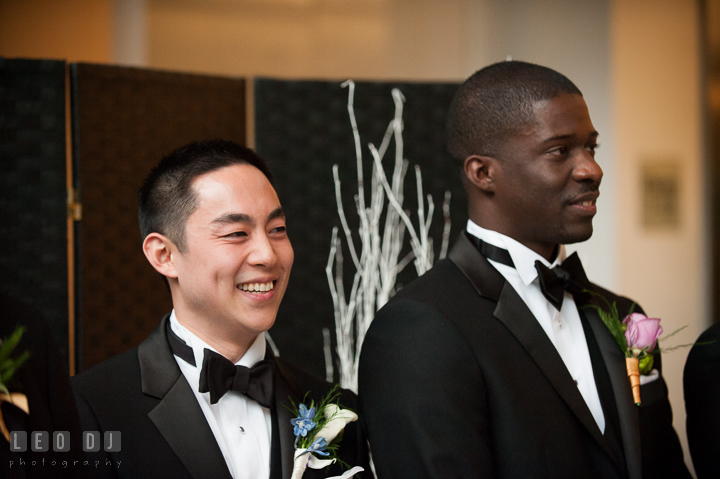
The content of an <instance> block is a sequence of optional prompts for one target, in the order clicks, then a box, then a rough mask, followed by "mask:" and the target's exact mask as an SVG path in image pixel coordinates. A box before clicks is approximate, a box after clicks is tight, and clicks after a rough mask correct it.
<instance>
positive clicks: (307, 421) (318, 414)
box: [290, 386, 364, 479]
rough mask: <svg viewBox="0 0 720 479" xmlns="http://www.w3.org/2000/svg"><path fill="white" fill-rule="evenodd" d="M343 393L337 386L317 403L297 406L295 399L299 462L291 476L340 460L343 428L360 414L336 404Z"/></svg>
mask: <svg viewBox="0 0 720 479" xmlns="http://www.w3.org/2000/svg"><path fill="white" fill-rule="evenodd" d="M339 395H340V391H338V387H337V386H335V387H333V388H332V390H331V391H330V392H329V393H328V395H327V396H325V398H324V399H323V400H322V401H321V402H320V404H319V405H318V406H317V407H316V406H315V403H314V401H310V407H309V408H308V407H307V406H306V405H305V404H300V406H297V407H296V406H295V403H294V402H292V400H291V402H292V404H293V409H292V411H293V413H294V414H295V415H296V416H297V417H295V418H294V419H291V420H290V423H291V425H292V426H293V428H294V429H293V433H294V434H295V462H294V464H293V471H292V476H291V479H301V478H302V476H303V474H304V473H305V469H307V468H308V467H310V468H312V469H322V468H324V467H327V466H329V465H330V464H333V463H334V462H335V461H337V460H339V459H338V457H337V451H338V448H339V443H340V440H341V439H342V432H343V430H344V429H345V426H346V425H347V424H348V423H351V422H353V421H356V420H357V418H358V417H357V414H355V413H354V412H353V411H351V410H349V409H342V408H341V407H340V406H338V405H337V404H335V401H337V399H338V396H339ZM306 397H307V395H306ZM318 456H320V457H322V459H321V458H320V457H318ZM363 470H364V469H363V468H362V467H353V468H352V469H350V470H348V471H346V472H345V473H344V474H343V475H342V476H335V477H333V478H328V479H347V478H349V477H352V476H353V475H355V474H356V473H358V472H362V471H363Z"/></svg>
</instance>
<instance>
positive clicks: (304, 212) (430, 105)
mask: <svg viewBox="0 0 720 479" xmlns="http://www.w3.org/2000/svg"><path fill="white" fill-rule="evenodd" d="M393 87H398V88H399V89H400V90H401V92H402V93H403V95H404V96H405V98H406V103H405V108H404V123H405V129H404V141H405V155H404V156H405V157H406V158H407V159H408V160H409V162H410V169H409V171H408V173H407V175H406V177H405V198H406V200H405V204H404V206H405V207H406V208H409V209H410V210H412V212H413V213H412V215H411V216H412V217H413V218H416V216H415V213H414V211H415V209H416V208H417V201H416V199H415V198H416V188H415V176H414V172H413V170H412V168H413V165H416V164H417V165H420V167H421V169H422V173H423V184H424V188H425V192H426V193H430V194H432V195H433V197H434V201H435V206H436V209H435V215H434V220H433V228H432V231H431V234H432V235H433V237H434V238H436V242H435V251H436V253H435V254H436V258H437V255H438V254H439V250H440V237H441V231H442V213H441V210H442V208H441V206H442V200H443V195H444V192H445V190H446V189H449V190H451V192H452V195H453V196H452V202H451V213H452V222H453V223H452V228H453V229H452V232H451V244H452V242H453V240H454V239H455V238H456V237H457V234H458V233H457V232H458V231H461V229H462V228H464V222H465V221H466V219H467V216H466V213H465V211H466V206H465V202H466V200H465V195H464V191H463V190H462V186H461V184H460V173H459V168H458V167H456V166H454V164H453V162H452V160H451V159H450V156H449V155H448V153H447V152H446V150H445V117H446V115H447V109H448V107H449V105H450V102H451V100H452V97H453V94H454V93H455V90H456V89H457V85H455V84H448V83H441V84H429V83H397V84H396V83H376V82H372V83H371V82H359V83H357V84H356V90H355V112H356V116H357V121H358V128H359V130H360V135H361V140H362V142H363V155H364V158H365V159H364V163H365V165H366V170H365V177H366V178H368V179H369V178H370V173H371V169H370V167H371V158H372V157H371V156H370V154H369V151H368V150H367V143H368V142H373V143H374V144H375V145H376V146H379V145H380V143H381V141H382V137H383V135H384V133H385V129H386V128H387V126H388V123H389V122H390V120H391V119H392V118H393V113H394V108H395V106H394V103H393V99H392V96H391V90H392V88H393ZM347 95H348V91H347V89H345V88H341V87H340V82H314V81H279V80H268V79H259V80H256V81H255V122H256V124H255V137H256V138H255V142H256V147H257V151H258V153H260V155H261V156H263V157H266V158H267V159H269V160H270V161H271V168H272V170H273V174H274V175H275V178H276V180H275V187H276V189H277V192H278V195H279V197H280V201H281V202H282V204H283V209H284V210H285V211H286V214H287V224H288V231H289V235H290V240H291V241H292V244H293V247H294V249H295V264H294V266H293V272H292V275H291V278H290V285H289V287H288V291H287V293H286V295H285V299H284V301H283V303H282V305H281V307H280V313H279V316H278V320H277V322H276V325H275V326H274V327H273V329H272V330H271V334H272V337H273V339H274V340H275V342H276V343H277V346H278V348H279V349H280V353H281V355H282V356H283V357H284V358H286V359H288V360H290V361H292V362H294V363H296V364H299V365H301V366H304V367H305V369H308V370H309V371H311V372H313V373H315V374H317V375H321V376H322V377H324V376H325V362H324V358H323V350H322V347H323V338H322V333H321V330H322V328H323V327H330V328H331V331H332V332H333V333H332V334H333V337H334V326H333V325H334V319H333V310H332V298H331V295H330V290H329V288H328V284H327V279H326V275H325V265H326V263H327V259H328V253H329V249H330V236H331V231H332V227H333V226H339V225H340V222H339V219H338V213H337V209H336V208H337V207H336V202H335V194H334V185H333V177H332V165H333V164H335V163H337V164H338V165H339V169H340V179H341V181H342V186H343V195H344V197H343V203H344V205H345V212H346V214H347V215H348V220H349V222H350V223H351V228H353V229H355V228H356V227H357V214H356V212H355V208H354V200H353V195H354V194H356V193H357V173H356V171H357V170H356V168H355V149H354V144H353V137H352V130H351V127H350V120H349V117H348V112H347V107H346V105H347ZM393 154H394V144H391V146H390V149H389V150H388V153H387V154H386V155H385V162H384V163H385V164H386V165H392V162H393V160H392V158H393V156H392V155H393ZM388 174H389V172H388ZM368 181H369V180H368ZM366 195H369V193H368V192H367V191H366ZM344 257H345V271H346V276H348V277H349V273H350V272H354V269H353V268H352V263H351V260H350V256H349V253H347V252H346V253H345V254H344ZM351 270H352V271H351ZM413 277H415V271H414V268H413V266H412V265H410V266H408V267H407V268H406V270H405V273H404V274H403V275H401V277H400V278H399V282H400V283H403V282H407V281H409V280H411V279H412V278H413ZM346 279H347V278H346ZM347 289H349V287H348V288H347ZM336 374H337V372H336ZM335 379H336V380H337V376H336V378H335Z"/></svg>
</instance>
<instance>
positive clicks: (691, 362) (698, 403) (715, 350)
mask: <svg viewBox="0 0 720 479" xmlns="http://www.w3.org/2000/svg"><path fill="white" fill-rule="evenodd" d="M698 343H708V344H697V345H695V346H693V348H692V350H691V351H690V354H688V358H687V362H686V363H685V373H684V376H683V382H684V386H685V410H686V411H687V435H688V445H689V446H690V453H691V454H692V460H693V465H694V466H695V473H696V474H697V477H698V479H710V478H712V479H716V478H718V477H720V323H715V324H714V325H712V326H710V328H708V329H707V330H706V331H705V332H704V333H702V334H701V335H700V337H699V338H698Z"/></svg>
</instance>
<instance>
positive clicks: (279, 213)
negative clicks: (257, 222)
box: [267, 206, 285, 222]
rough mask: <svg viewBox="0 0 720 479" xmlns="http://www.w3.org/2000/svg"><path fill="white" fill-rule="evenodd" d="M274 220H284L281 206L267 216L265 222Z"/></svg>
mask: <svg viewBox="0 0 720 479" xmlns="http://www.w3.org/2000/svg"><path fill="white" fill-rule="evenodd" d="M275 218H285V212H284V211H283V209H282V206H278V207H277V208H275V209H274V210H272V212H271V213H270V214H269V215H268V217H267V221H268V222H269V221H272V220H274V219H275Z"/></svg>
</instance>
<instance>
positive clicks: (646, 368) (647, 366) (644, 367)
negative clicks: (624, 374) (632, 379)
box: [638, 354, 655, 374]
mask: <svg viewBox="0 0 720 479" xmlns="http://www.w3.org/2000/svg"><path fill="white" fill-rule="evenodd" d="M654 358H655V356H654V355H653V354H649V355H647V356H645V357H643V358H640V361H639V364H638V369H639V370H640V374H649V373H650V371H652V367H653V360H654Z"/></svg>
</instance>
